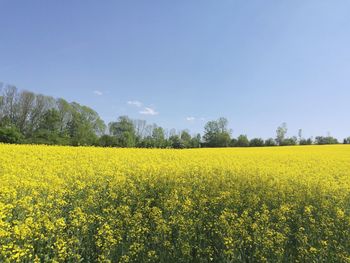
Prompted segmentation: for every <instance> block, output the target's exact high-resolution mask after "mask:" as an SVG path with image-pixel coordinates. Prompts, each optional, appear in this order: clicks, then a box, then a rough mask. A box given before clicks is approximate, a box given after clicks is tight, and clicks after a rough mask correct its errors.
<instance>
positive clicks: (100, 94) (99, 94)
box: [94, 90, 103, 96]
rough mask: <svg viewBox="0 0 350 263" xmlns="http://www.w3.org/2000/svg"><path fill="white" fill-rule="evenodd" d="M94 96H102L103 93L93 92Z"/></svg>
mask: <svg viewBox="0 0 350 263" xmlns="http://www.w3.org/2000/svg"><path fill="white" fill-rule="evenodd" d="M94 94H95V95H97V96H102V95H103V93H102V92H101V91H99V90H94Z"/></svg>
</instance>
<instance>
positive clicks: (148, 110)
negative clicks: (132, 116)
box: [140, 107, 159, 116]
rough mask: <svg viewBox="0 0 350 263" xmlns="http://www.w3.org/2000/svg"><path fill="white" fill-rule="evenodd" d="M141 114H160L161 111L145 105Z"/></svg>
mask: <svg viewBox="0 0 350 263" xmlns="http://www.w3.org/2000/svg"><path fill="white" fill-rule="evenodd" d="M140 114H143V115H152V116H153V115H158V114H159V112H156V111H155V110H154V109H152V108H149V107H145V108H144V109H143V110H142V111H140Z"/></svg>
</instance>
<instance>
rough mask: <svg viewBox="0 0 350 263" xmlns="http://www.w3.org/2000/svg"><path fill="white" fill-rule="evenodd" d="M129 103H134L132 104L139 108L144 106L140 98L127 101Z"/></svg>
mask: <svg viewBox="0 0 350 263" xmlns="http://www.w3.org/2000/svg"><path fill="white" fill-rule="evenodd" d="M127 104H128V105H132V106H136V107H138V108H140V107H142V105H143V104H142V102H140V101H138V100H129V101H128V102H127Z"/></svg>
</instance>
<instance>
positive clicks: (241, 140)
mask: <svg viewBox="0 0 350 263" xmlns="http://www.w3.org/2000/svg"><path fill="white" fill-rule="evenodd" d="M236 146H237V147H248V146H249V140H248V137H247V135H243V134H241V135H239V136H238V138H237V142H236Z"/></svg>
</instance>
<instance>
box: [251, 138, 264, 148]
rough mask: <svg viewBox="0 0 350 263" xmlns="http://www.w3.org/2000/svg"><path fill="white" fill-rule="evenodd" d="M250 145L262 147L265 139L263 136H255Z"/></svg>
mask: <svg viewBox="0 0 350 263" xmlns="http://www.w3.org/2000/svg"><path fill="white" fill-rule="evenodd" d="M249 146H250V147H262V146H264V140H263V139H261V138H253V139H251V140H250V141H249Z"/></svg>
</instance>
